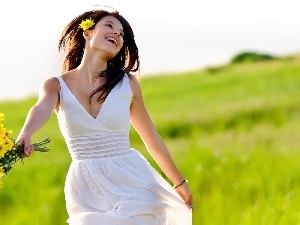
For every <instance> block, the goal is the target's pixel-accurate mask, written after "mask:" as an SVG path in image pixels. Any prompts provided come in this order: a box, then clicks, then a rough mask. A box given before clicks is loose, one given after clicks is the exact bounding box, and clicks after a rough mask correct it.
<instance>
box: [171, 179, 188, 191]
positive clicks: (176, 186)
mask: <svg viewBox="0 0 300 225" xmlns="http://www.w3.org/2000/svg"><path fill="white" fill-rule="evenodd" d="M187 182H189V181H188V180H186V179H183V180H182V181H181V182H180V183H178V184H174V185H173V188H174V189H176V188H178V187H180V186H181V185H183V184H185V183H187Z"/></svg>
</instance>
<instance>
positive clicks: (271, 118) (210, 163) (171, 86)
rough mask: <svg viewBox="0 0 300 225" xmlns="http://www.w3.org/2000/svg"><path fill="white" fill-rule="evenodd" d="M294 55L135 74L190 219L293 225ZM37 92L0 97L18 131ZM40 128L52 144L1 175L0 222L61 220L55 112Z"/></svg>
mask: <svg viewBox="0 0 300 225" xmlns="http://www.w3.org/2000/svg"><path fill="white" fill-rule="evenodd" d="M299 62H300V59H299V57H298V56H295V57H294V58H291V59H286V60H275V61H270V62H263V63H255V64H242V65H231V66H224V67H222V68H217V69H215V70H212V69H207V70H199V71H192V72H187V73H182V74H176V76H175V75H174V74H171V75H170V76H160V77H146V78H143V79H141V85H142V88H143V93H144V98H145V103H146V105H147V108H148V110H149V113H150V115H151V117H152V119H153V121H154V123H155V124H156V127H157V129H158V131H159V133H160V134H161V136H162V137H163V138H164V140H165V141H166V144H167V145H168V147H169V149H170V151H171V153H172V155H173V157H174V160H175V161H176V163H177V165H178V166H179V168H180V170H181V171H182V172H183V174H184V175H185V176H186V177H187V179H188V180H189V181H190V182H189V185H190V187H191V189H192V191H193V194H194V199H195V208H194V211H193V217H194V219H193V220H194V222H193V224H195V225H198V224H199V225H205V224H209V225H212V224H216V225H222V224H224V225H225V224H226V225H227V224H234V225H240V224H241V225H254V224H255V225H257V224H259V225H277V224H278V225H290V224H293V225H294V224H300V204H299V202H300V197H299V196H300V195H299V194H300V190H299V187H300V167H299V159H300V132H299V127H300V119H299V118H300V115H299V114H300V104H299V103H300V66H299V65H300V64H299ZM35 100H36V98H35V97H33V98H28V99H24V100H19V101H9V102H5V101H4V102H0V112H2V113H4V114H5V118H6V121H5V125H6V127H8V128H11V129H12V130H13V131H14V135H15V136H16V135H17V133H18V131H19V130H20V128H21V126H22V123H23V122H24V119H25V116H26V113H27V111H28V109H29V108H30V107H31V106H32V104H34V102H35ZM130 135H131V144H132V146H133V147H134V148H136V149H139V150H140V151H141V152H142V153H143V154H144V155H145V156H146V157H147V158H148V159H149V161H150V162H151V163H152V164H153V166H154V167H155V168H157V169H158V170H159V171H160V169H159V168H158V166H157V165H156V164H155V162H154V161H153V160H152V159H151V157H149V154H148V153H147V150H146V149H145V147H144V145H143V144H142V142H141V140H140V138H139V137H138V135H137V134H136V133H135V132H134V131H131V133H130ZM46 136H49V137H50V138H51V139H52V143H51V144H50V148H51V151H50V152H49V153H46V154H45V153H35V154H34V155H33V156H31V157H30V158H28V159H25V163H24V165H21V164H19V165H16V166H15V167H14V169H13V170H12V171H11V173H10V174H9V176H7V177H5V178H4V179H3V181H4V188H3V189H1V190H0V224H5V225H17V224H18V225H19V224H20V225H27V224H28V225H29V224H30V225H32V224H37V225H40V224H41V225H48V224H49V225H50V224H51V225H54V224H57V225H59V224H65V220H66V219H67V213H66V210H65V205H64V196H63V185H64V179H65V175H66V172H67V170H68V166H69V163H70V161H71V159H70V156H69V155H68V152H67V149H66V146H65V144H64V142H63V139H62V136H61V134H60V131H59V130H58V126H57V122H56V118H55V115H53V116H52V117H51V119H50V121H49V122H48V123H47V125H46V126H45V127H44V128H43V129H42V130H41V131H40V132H39V133H37V134H36V135H35V136H34V140H39V139H42V138H44V137H46Z"/></svg>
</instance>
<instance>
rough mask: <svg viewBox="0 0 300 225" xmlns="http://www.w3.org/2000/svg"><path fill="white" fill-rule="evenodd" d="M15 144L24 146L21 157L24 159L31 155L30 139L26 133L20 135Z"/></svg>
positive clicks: (32, 149)
mask: <svg viewBox="0 0 300 225" xmlns="http://www.w3.org/2000/svg"><path fill="white" fill-rule="evenodd" d="M17 142H19V143H20V144H22V145H23V146H24V155H23V157H24V158H26V157H29V156H30V155H31V154H32V153H33V151H34V148H33V146H32V145H31V144H30V142H31V139H30V136H29V135H28V134H27V133H21V134H20V135H19V137H18V138H17Z"/></svg>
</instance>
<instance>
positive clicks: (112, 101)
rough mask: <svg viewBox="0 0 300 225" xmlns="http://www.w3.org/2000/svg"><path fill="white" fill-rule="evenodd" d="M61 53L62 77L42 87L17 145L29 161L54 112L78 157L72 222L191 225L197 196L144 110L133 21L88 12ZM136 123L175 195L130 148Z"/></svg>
mask: <svg viewBox="0 0 300 225" xmlns="http://www.w3.org/2000/svg"><path fill="white" fill-rule="evenodd" d="M58 49H59V50H60V52H61V53H62V55H63V58H62V60H63V62H62V68H61V74H57V75H56V76H53V77H50V78H47V79H46V80H45V81H44V82H42V84H41V86H40V92H39V98H38V101H37V103H36V104H35V105H34V106H33V107H32V108H31V109H30V111H29V113H28V115H27V118H26V121H25V123H24V126H23V128H22V129H21V132H20V134H19V136H18V138H17V141H19V142H20V143H21V144H22V145H24V153H25V154H26V155H27V156H30V155H31V154H32V153H33V149H32V148H30V147H29V146H30V143H31V136H32V135H33V134H34V133H35V132H37V131H38V130H39V129H40V128H41V127H43V126H44V124H45V123H46V122H47V121H48V119H49V118H50V116H51V113H52V111H53V110H54V111H55V112H56V114H57V119H58V124H59V127H60V130H61V132H62V134H63V137H64V139H65V141H66V144H67V147H68V150H69V153H70V155H71V157H72V163H71V165H70V167H69V171H68V173H67V175H66V182H65V188H64V192H65V200H66V207H67V212H68V214H69V218H68V220H67V222H68V223H69V224H72V225H82V224H86V225H98V224H99V222H101V223H102V224H114V225H133V224H135V225H161V224H168V225H183V224H184V225H191V224H192V207H193V198H192V194H191V191H190V189H189V187H188V185H187V182H186V179H185V178H184V176H183V175H182V174H181V172H180V171H179V169H178V168H177V166H176V165H175V163H174V161H173V159H172V157H171V155H170V153H169V150H168V148H167V146H166V145H165V144H164V142H163V140H162V139H161V138H160V135H159V134H158V133H157V131H156V128H155V127H154V124H153V122H152V120H151V118H150V116H149V114H148V112H147V109H146V107H145V105H144V102H143V96H142V90H141V87H140V85H139V82H138V80H137V78H136V77H135V75H136V73H138V71H139V66H140V58H139V51H138V47H137V45H136V42H135V36H134V32H133V30H132V28H131V25H130V24H129V23H128V21H127V20H126V19H125V18H124V17H123V16H122V15H120V14H119V12H118V11H112V12H109V11H106V10H91V11H87V12H84V13H82V14H80V15H78V16H76V17H75V18H74V19H73V20H71V22H69V23H68V24H67V26H66V27H65V28H64V30H63V32H62V33H61V36H60V39H59V42H58ZM130 123H132V125H133V127H134V128H135V130H136V131H137V132H138V134H139V135H140V136H141V138H142V140H143V141H144V143H145V146H146V147H147V149H148V150H149V152H150V154H151V155H152V156H153V158H154V159H155V161H156V162H157V164H158V165H159V166H160V167H161V169H162V171H163V172H164V173H165V175H166V176H167V177H168V178H169V179H170V181H171V182H173V184H174V186H173V187H172V186H171V185H170V184H169V183H168V182H167V181H166V180H165V179H164V178H163V177H162V176H161V175H160V174H159V173H158V172H157V171H156V170H155V169H154V168H153V167H152V166H151V165H150V163H149V162H148V161H147V160H146V158H145V157H144V156H143V155H141V153H140V152H138V151H137V150H135V149H132V148H131V147H130V140H129V129H130V127H131V126H130Z"/></svg>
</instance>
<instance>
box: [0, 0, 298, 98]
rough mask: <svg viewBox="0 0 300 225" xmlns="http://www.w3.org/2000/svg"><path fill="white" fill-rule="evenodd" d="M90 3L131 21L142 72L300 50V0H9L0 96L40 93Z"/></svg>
mask: <svg viewBox="0 0 300 225" xmlns="http://www.w3.org/2000/svg"><path fill="white" fill-rule="evenodd" d="M92 5H107V6H112V7H114V8H116V9H117V10H118V11H119V12H120V14H122V15H123V16H124V17H125V18H126V19H127V20H128V21H129V23H130V24H131V26H132V28H133V30H134V33H135V38H136V42H137V45H138V48H139V53H140V59H141V77H143V76H147V75H153V74H158V73H170V72H181V71H187V70H194V69H200V68H204V67H207V66H216V65H220V64H224V63H227V62H228V61H229V60H230V58H231V57H233V56H234V55H235V54H237V53H239V52H242V51H259V52H264V53H269V54H273V55H288V54H293V53H297V52H300V41H299V40H300V27H299V24H300V13H299V8H300V2H299V0H251V1H245V0H210V1H201V0H185V1H182V0H178V1H174V0H164V1H162V0H152V1H138V0H126V1H125V0H102V1H100V0H97V1H95V0H62V1H59V2H57V1H46V0H45V1H38V0H27V1H24V0H15V1H3V2H2V3H1V8H0V19H1V21H2V27H1V29H0V62H1V81H0V100H11V99H19V98H24V97H27V96H30V95H36V94H37V93H38V87H39V84H40V83H41V82H42V81H43V80H44V79H46V78H47V77H50V76H56V75H58V72H59V65H60V61H59V59H60V57H59V54H58V51H57V43H58V39H59V36H60V33H61V31H62V30H63V28H64V26H65V25H66V24H67V23H68V22H69V21H70V20H71V19H72V18H73V17H75V16H77V15H78V14H81V13H82V12H84V11H87V10H89V9H93V8H94V7H93V6H92Z"/></svg>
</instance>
